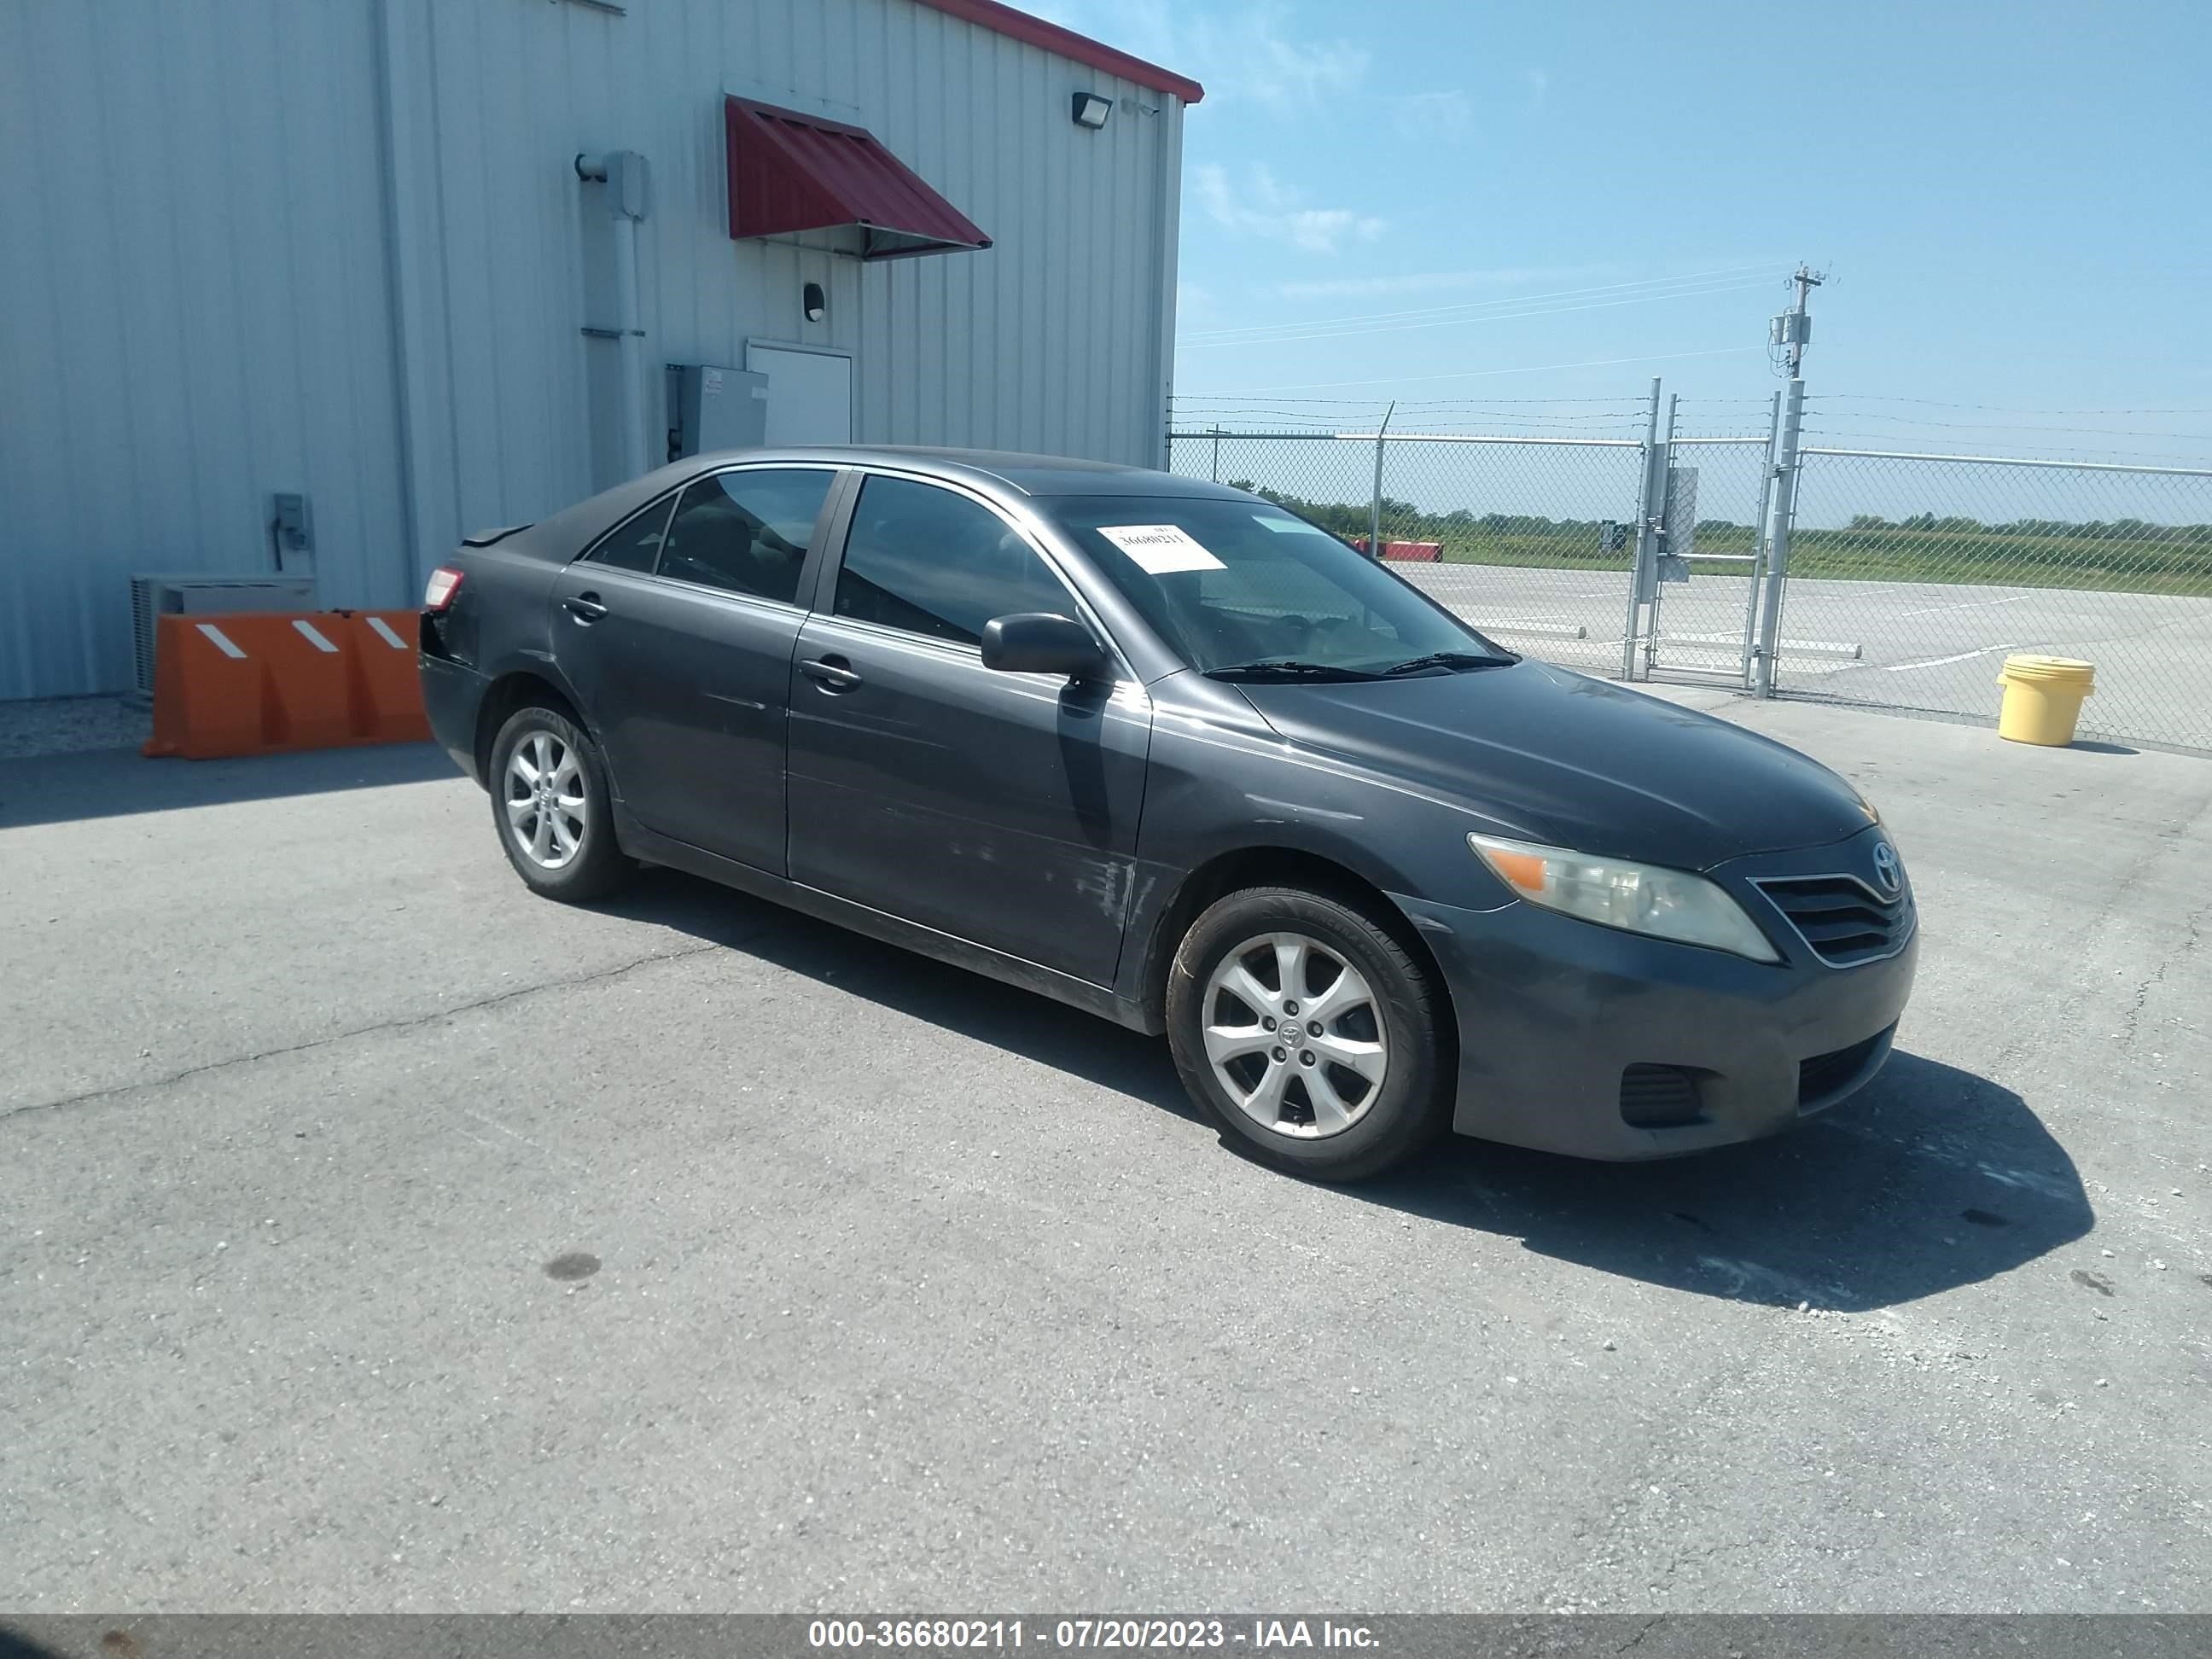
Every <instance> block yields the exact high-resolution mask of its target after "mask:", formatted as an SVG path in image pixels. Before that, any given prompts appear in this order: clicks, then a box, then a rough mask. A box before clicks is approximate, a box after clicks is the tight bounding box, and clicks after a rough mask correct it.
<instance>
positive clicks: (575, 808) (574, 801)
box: [505, 726, 591, 870]
mask: <svg viewBox="0 0 2212 1659" xmlns="http://www.w3.org/2000/svg"><path fill="white" fill-rule="evenodd" d="M505 800H506V805H507V834H508V835H509V836H513V839H514V844H515V846H516V848H518V849H519V850H520V852H521V854H522V855H523V856H524V857H525V858H526V859H528V860H530V861H531V862H532V864H534V865H536V866H538V868H539V869H541V870H559V869H562V868H565V867H566V866H568V863H569V862H570V861H571V860H574V858H575V856H576V854H577V853H578V852H579V851H580V849H581V848H582V847H583V844H584V830H585V826H586V823H587V822H588V814H589V812H590V810H591V809H590V805H589V800H588V798H587V797H586V794H585V793H584V773H583V768H582V766H581V765H580V763H578V760H577V757H576V751H575V750H574V747H572V746H571V745H570V744H568V741H567V740H566V739H565V738H562V737H561V736H560V734H559V733H557V732H549V731H547V730H545V729H544V727H542V726H541V727H538V728H534V729H532V730H531V731H527V732H524V733H523V734H522V736H521V737H520V738H518V739H517V740H516V742H515V745H514V747H513V750H511V751H509V753H508V756H507V789H506V795H505Z"/></svg>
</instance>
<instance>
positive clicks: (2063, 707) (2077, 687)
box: [1997, 657, 2097, 749]
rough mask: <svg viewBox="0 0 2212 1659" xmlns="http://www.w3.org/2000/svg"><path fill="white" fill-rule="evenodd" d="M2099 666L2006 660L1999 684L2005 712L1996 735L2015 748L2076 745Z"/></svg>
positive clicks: (2063, 659)
mask: <svg viewBox="0 0 2212 1659" xmlns="http://www.w3.org/2000/svg"><path fill="white" fill-rule="evenodd" d="M2096 676H2097V665H2095V664H2094V663H2087V662H2077V661H2075V659H2073V658H2071V657H2007V658H2006V659H2005V665H2004V672H2003V673H2002V674H2000V675H1998V676H1997V684H1999V685H2002V687H2004V706H2003V708H2002V709H2001V710H2000V711H1999V713H1998V714H1997V735H1998V736H1999V737H2001V738H2008V739H2009V740H2010V741H2012V742H2014V743H2039V744H2047V745H2049V746H2051V747H2052V748H2060V749H2063V748H2064V747H2065V746H2066V745H2067V744H2069V743H2071V742H2073V741H2074V722H2075V720H2079V719H2080V718H2081V699H2082V698H2084V697H2086V696H2090V695H2091V694H2092V693H2093V692H2094V691H2095V690H2096V689H2097V684H2096Z"/></svg>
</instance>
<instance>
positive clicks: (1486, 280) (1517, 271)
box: [1270, 265, 1604, 300]
mask: <svg viewBox="0 0 2212 1659" xmlns="http://www.w3.org/2000/svg"><path fill="white" fill-rule="evenodd" d="M1603 269H1604V267H1603V266H1600V265H1516V266H1509V267H1504V268H1501V269H1498V270H1408V271H1401V272H1398V273H1396V274H1395V275H1392V276H1329V277H1322V278H1320V279H1318V280H1316V281H1312V282H1296V283H1276V284H1275V285H1274V287H1273V289H1271V290H1270V291H1271V292H1272V293H1273V295H1275V297H1276V298H1277V299H1280V300H1341V299H1369V298H1374V297H1377V296H1387V295H1394V294H1449V293H1455V292H1457V291H1459V290H1461V289H1470V288H1521V287H1525V286H1527V285H1528V284H1529V283H1571V282H1575V281H1578V280H1579V279H1581V278H1583V277H1584V276H1591V275H1593V274H1594V273H1596V272H1599V271H1601V270H1603Z"/></svg>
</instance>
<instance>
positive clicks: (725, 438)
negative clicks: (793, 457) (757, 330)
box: [668, 363, 768, 461]
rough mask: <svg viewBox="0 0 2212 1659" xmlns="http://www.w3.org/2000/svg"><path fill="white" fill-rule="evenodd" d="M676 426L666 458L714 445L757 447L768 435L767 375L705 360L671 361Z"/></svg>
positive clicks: (671, 435)
mask: <svg viewBox="0 0 2212 1659" xmlns="http://www.w3.org/2000/svg"><path fill="white" fill-rule="evenodd" d="M669 367H670V370H671V373H670V375H669V379H670V380H671V382H672V383H673V386H674V390H675V398H676V425H675V428H674V429H673V430H671V432H670V433H669V435H668V459H670V460H671V461H673V460H680V459H682V458H683V457H684V456H686V455H697V454H702V453H705V452H707V451H709V450H716V449H757V448H759V447H760V446H761V445H762V444H763V443H765V442H766V441H767V440H768V376H767V375H765V374H748V373H747V372H746V371H745V370H744V369H742V368H714V366H713V365H711V364H708V363H671V365H670V366H669Z"/></svg>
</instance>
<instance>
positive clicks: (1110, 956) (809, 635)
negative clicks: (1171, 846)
mask: <svg viewBox="0 0 2212 1659" xmlns="http://www.w3.org/2000/svg"><path fill="white" fill-rule="evenodd" d="M848 517H849V527H848V532H847V533H846V535H845V538H844V543H843V547H842V556H841V558H840V560H839V562H838V565H837V568H836V571H835V572H834V574H832V573H830V572H828V571H826V570H825V572H824V574H823V578H822V584H821V586H820V587H818V588H817V599H816V610H815V612H814V614H813V615H811V617H808V618H807V620H806V623H805V626H804V627H803V628H802V629H801V630H800V633H799V659H798V662H797V663H796V665H795V667H794V672H793V678H792V690H791V697H792V710H791V747H790V763H789V764H790V772H789V789H790V822H791V843H790V872H791V877H792V878H793V880H794V881H799V882H803V883H805V884H807V885H809V886H811V887H816V888H819V889H821V890H823V891H825V892H829V893H833V894H836V896H839V897H841V898H846V899H850V900H853V901H855V902H859V903H861V904H865V905H867V906H869V907H870V908H873V909H877V910H882V911H885V912H888V913H889V914H890V915H896V916H901V917H904V918H905V919H907V920H908V921H916V922H920V923H921V924H923V925H924V926H926V927H933V928H936V929H937V930H939V932H941V933H951V934H953V935H955V936H957V937H958V938H961V939H969V940H972V941H973V942H975V943H976V944H979V945H988V946H990V947H991V948H993V949H994V950H998V951H1005V952H1006V953H1007V954H1009V955H1011V956H1015V957H1021V958H1023V959H1024V960H1025V961H1029V962H1033V963H1039V964H1041V965H1042V966H1044V967H1047V968H1051V969H1056V970H1057V971H1059V972H1060V973H1064V974H1068V975H1073V976H1074V977H1076V978H1078V979H1083V980H1088V981H1091V982H1093V983H1095V984H1102V985H1103V984H1107V983H1110V982H1111V981H1112V980H1113V977H1114V973H1115V966H1116V964H1117V963H1118V962H1119V961H1120V958H1121V934H1122V924H1123V921H1124V918H1125V916H1126V914H1127V908H1128V898H1129V889H1130V884H1131V878H1132V871H1133V863H1134V856H1135V852H1136V841H1137V820H1138V815H1139V811H1140V810H1141V808H1142V806H1143V805H1144V789H1145V767H1146V754H1147V751H1148V750H1149V748H1150V745H1151V740H1152V705H1151V702H1150V700H1149V699H1148V698H1147V697H1146V695H1145V692H1144V689H1143V687H1142V686H1141V685H1139V684H1137V682H1136V680H1135V679H1134V678H1133V676H1127V675H1126V674H1125V675H1124V677H1123V678H1121V679H1120V680H1119V681H1118V682H1117V683H1115V684H1075V683H1073V682H1070V681H1068V680H1066V679H1064V678H1057V677H1054V676H1049V675H1042V674H1012V673H1002V672H998V671H994V670H991V669H987V668H986V667H984V666H983V660H982V655H981V650H980V648H979V647H980V641H981V635H982V630H983V624H984V623H986V622H987V621H989V620H990V619H991V618H992V617H1000V616H1005V615H1007V614H1010V613H1012V612H1015V611H1054V612H1058V613H1059V614H1060V615H1063V616H1069V617H1077V618H1079V619H1081V620H1084V621H1085V622H1088V623H1091V626H1092V628H1093V629H1094V630H1096V629H1097V621H1096V619H1095V618H1094V617H1090V616H1089V615H1088V613H1087V612H1086V611H1085V609H1084V608H1083V607H1082V605H1080V603H1079V601H1078V600H1077V599H1076V598H1075V596H1074V595H1073V592H1071V591H1070V590H1069V588H1068V587H1067V586H1066V583H1065V582H1064V581H1062V580H1061V579H1060V575H1059V574H1058V573H1057V572H1055V571H1054V569H1053V568H1052V566H1051V565H1050V563H1049V562H1048V561H1047V560H1046V558H1045V557H1044V556H1043V555H1042V552H1041V551H1040V550H1039V549H1038V547H1037V546H1036V544H1034V543H1032V542H1031V541H1030V538H1029V537H1028V536H1027V535H1026V534H1025V533H1024V532H1023V531H1021V530H1019V529H1018V528H1017V527H1016V526H1014V525H1013V524H1012V522H1011V521H1010V520H1007V519H1006V518H1005V517H1004V516H1002V515H1001V514H1000V512H999V511H998V510H997V509H996V508H995V507H992V506H990V505H989V504H988V503H987V502H986V501H983V500H982V499H981V497H980V496H975V495H968V494H966V493H965V492H963V491H959V490H957V489H950V488H947V487H945V486H944V485H942V484H939V483H929V482H925V481H923V480H921V479H919V478H911V477H902V476H900V475H897V474H893V473H874V472H872V473H870V474H868V475H867V476H866V477H865V478H863V479H862V480H861V482H860V486H859V490H858V493H857V495H856V497H854V500H853V503H852V507H851V510H850V513H849V514H848ZM1101 637H1102V639H1103V637H1104V636H1103V633H1102V635H1101Z"/></svg>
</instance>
